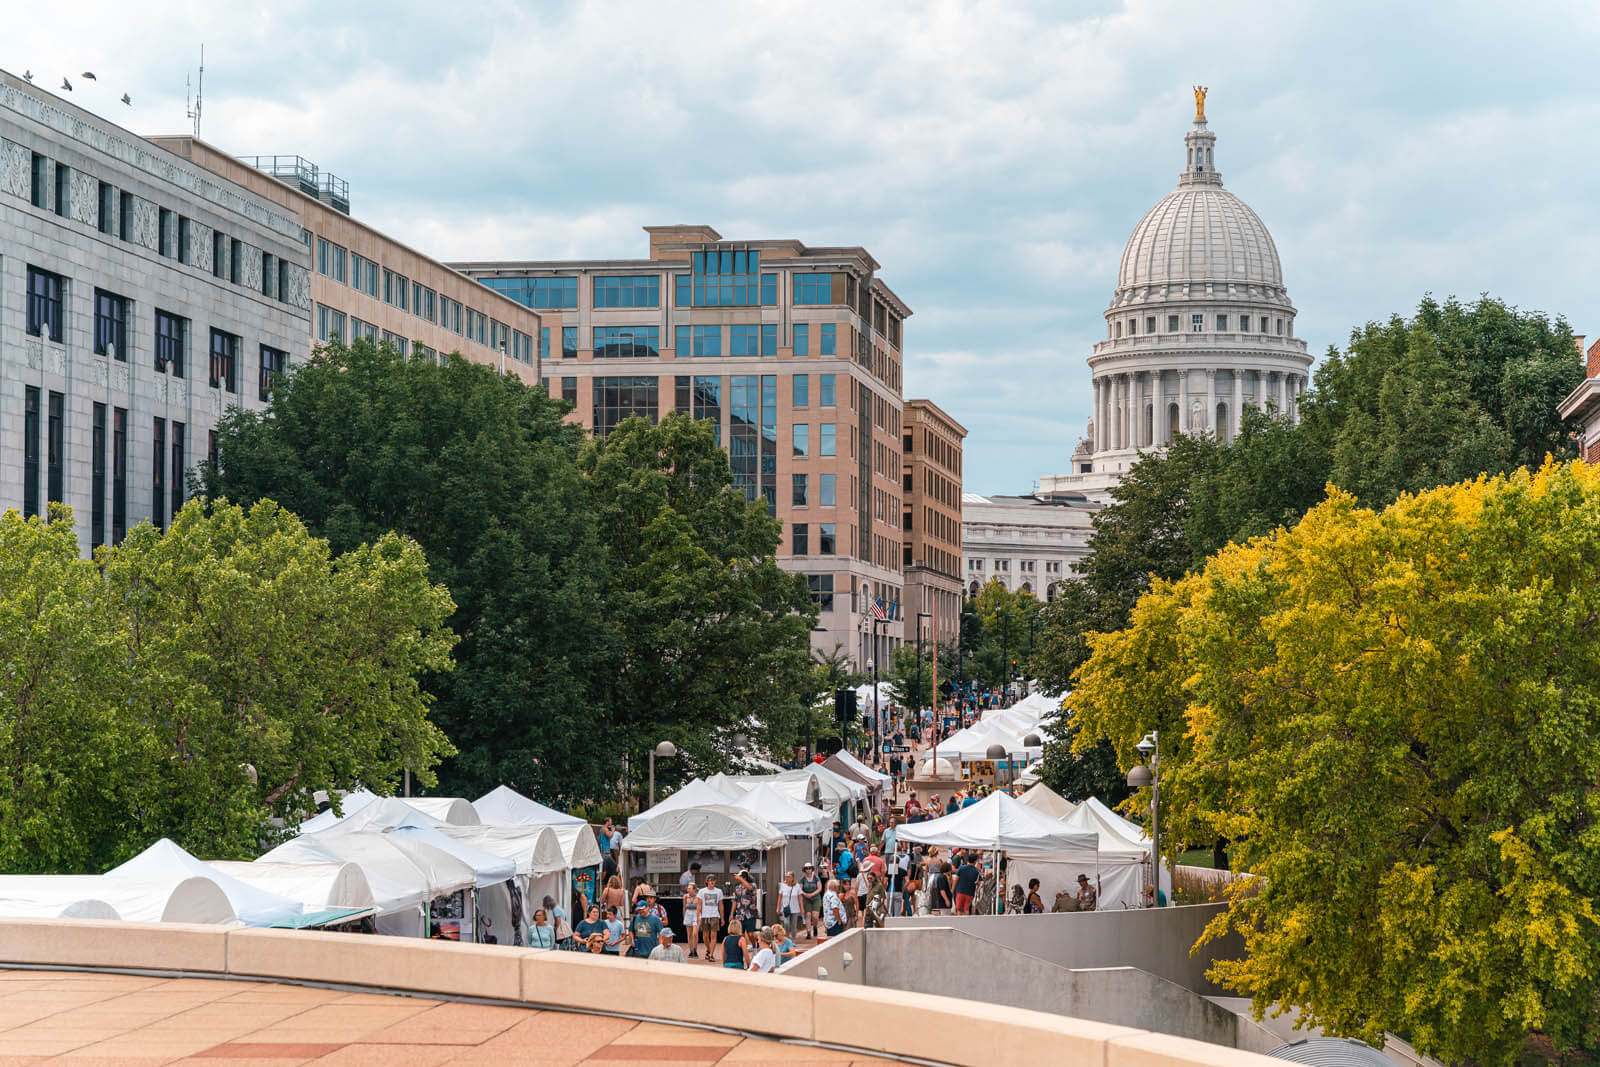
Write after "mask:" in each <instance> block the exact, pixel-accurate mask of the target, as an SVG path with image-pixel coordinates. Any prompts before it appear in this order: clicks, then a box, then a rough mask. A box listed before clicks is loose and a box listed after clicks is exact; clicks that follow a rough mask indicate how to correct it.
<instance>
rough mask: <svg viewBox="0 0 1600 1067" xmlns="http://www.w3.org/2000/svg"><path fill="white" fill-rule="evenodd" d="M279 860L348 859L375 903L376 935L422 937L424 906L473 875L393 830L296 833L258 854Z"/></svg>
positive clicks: (471, 881) (469, 885) (470, 883)
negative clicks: (357, 867) (360, 876)
mask: <svg viewBox="0 0 1600 1067" xmlns="http://www.w3.org/2000/svg"><path fill="white" fill-rule="evenodd" d="M261 858H262V859H263V860H268V861H272V862H283V863H354V864H356V865H358V866H359V867H360V868H361V870H362V872H363V873H364V874H365V875H366V876H367V884H368V885H370V886H371V887H372V896H373V901H374V903H375V904H376V905H377V907H378V922H377V926H378V931H379V933H395V934H402V935H405V936H407V937H424V936H426V935H427V927H426V925H425V923H424V920H425V917H426V916H425V913H424V910H423V909H424V908H425V907H426V906H427V905H428V904H430V903H431V902H432V901H434V900H435V899H437V898H439V897H442V896H447V895H449V894H452V893H457V892H460V891H461V890H464V889H471V888H472V886H473V885H474V883H476V881H477V875H476V874H475V872H474V871H473V869H472V868H471V867H470V866H468V865H467V864H466V863H463V862H462V861H461V860H459V859H457V858H456V857H454V856H452V855H450V854H449V853H448V852H443V851H440V850H439V849H437V848H434V847H433V846H432V845H428V844H424V843H422V842H420V841H409V840H407V839H405V838H404V837H396V836H395V835H393V834H385V833H369V832H360V831H356V832H348V833H319V834H301V835H300V836H299V837H296V838H294V839H292V840H290V841H285V842H284V843H283V844H281V845H279V846H278V847H277V848H275V849H273V850H272V851H271V852H268V853H267V854H266V855H265V856H262V857H261Z"/></svg>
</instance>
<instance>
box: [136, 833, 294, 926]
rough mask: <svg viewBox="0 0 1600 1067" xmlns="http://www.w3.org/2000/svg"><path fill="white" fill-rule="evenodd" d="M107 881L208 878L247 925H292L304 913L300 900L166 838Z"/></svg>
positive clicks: (235, 913) (140, 854) (139, 855)
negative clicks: (255, 882) (231, 871)
mask: <svg viewBox="0 0 1600 1067" xmlns="http://www.w3.org/2000/svg"><path fill="white" fill-rule="evenodd" d="M106 876H107V877H108V878H148V879H152V880H159V881H169V880H174V879H179V880H181V879H184V878H209V879H211V881H213V882H215V883H216V884H217V888H218V889H220V890H222V892H223V895H224V896H226V897H227V898H228V904H229V906H230V907H232V908H233V913H234V915H236V916H237V917H238V919H239V921H240V922H242V923H244V924H245V925H247V926H274V925H277V924H280V923H289V924H293V923H294V922H295V920H296V919H297V918H298V917H299V916H300V914H301V912H302V911H303V910H304V909H303V908H302V907H301V904H300V902H299V901H298V900H295V899H293V898H291V897H286V896H281V895H279V894H277V893H274V892H272V891H270V890H266V889H262V888H261V887H259V886H256V885H252V884H250V883H249V882H245V881H242V880H240V879H238V878H235V877H234V876H233V875H231V874H228V873H226V872H225V871H222V870H220V869H219V868H217V867H214V866H212V865H211V864H208V863H206V862H204V861H203V860H199V859H196V858H195V857H194V856H192V855H190V854H189V853H188V852H187V851H185V850H184V849H183V848H182V847H181V846H179V845H177V844H176V843H174V842H173V841H171V840H169V839H168V838H165V837H163V838H162V839H161V840H159V841H157V842H156V843H155V844H153V845H151V846H150V847H149V848H147V849H145V850H144V851H143V852H141V853H139V854H138V855H137V856H135V857H133V859H131V860H129V861H128V862H126V863H123V864H121V865H119V866H116V867H113V868H111V869H110V870H109V871H107V872H106Z"/></svg>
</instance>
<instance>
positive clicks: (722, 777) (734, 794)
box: [706, 771, 773, 801]
mask: <svg viewBox="0 0 1600 1067" xmlns="http://www.w3.org/2000/svg"><path fill="white" fill-rule="evenodd" d="M772 777H773V776H772V775H767V774H747V775H737V776H736V775H730V774H723V773H721V772H720V771H719V772H718V773H716V774H713V775H712V776H711V777H710V778H707V779H706V785H709V786H710V787H711V788H712V789H715V790H716V791H717V792H719V793H721V794H722V795H723V796H725V797H727V798H728V800H729V801H734V800H738V799H739V798H740V797H742V796H744V795H745V794H746V793H748V792H750V790H751V788H752V787H753V783H755V782H761V781H767V780H769V779H771V778H772Z"/></svg>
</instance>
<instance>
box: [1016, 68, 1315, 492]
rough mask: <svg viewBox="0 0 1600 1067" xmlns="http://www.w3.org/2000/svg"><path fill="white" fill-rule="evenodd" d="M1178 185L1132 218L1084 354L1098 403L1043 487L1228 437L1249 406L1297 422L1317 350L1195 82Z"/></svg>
mask: <svg viewBox="0 0 1600 1067" xmlns="http://www.w3.org/2000/svg"><path fill="white" fill-rule="evenodd" d="M1195 99H1196V109H1195V118H1194V126H1193V127H1192V128H1191V129H1190V130H1189V132H1188V134H1187V135H1186V136H1185V137H1184V153H1185V162H1184V169H1183V172H1182V173H1181V174H1180V175H1179V177H1178V187H1177V188H1176V189H1175V190H1173V191H1172V192H1171V193H1168V194H1167V195H1166V196H1164V197H1162V198H1161V200H1160V201H1159V202H1157V204H1156V205H1155V207H1153V208H1151V209H1150V210H1149V211H1148V212H1146V213H1145V216H1144V218H1142V219H1141V220H1140V221H1139V224H1138V225H1137V226H1135V227H1134V229H1133V235H1132V236H1131V237H1129V238H1128V243H1127V246H1126V247H1125V248H1124V249H1123V252H1122V265H1121V269H1120V270H1119V272H1118V275H1117V287H1116V290H1115V291H1114V292H1113V293H1112V296H1111V304H1110V306H1109V307H1108V308H1107V309H1106V313H1105V320H1106V335H1105V338H1104V339H1102V340H1101V341H1100V342H1098V343H1097V344H1096V345H1095V346H1094V354H1093V355H1092V356H1091V357H1090V358H1089V367H1090V369H1091V371H1092V372H1093V376H1094V380H1093V389H1094V404H1093V415H1092V416H1091V418H1090V420H1089V427H1088V432H1087V433H1086V435H1085V436H1084V438H1083V439H1082V440H1081V441H1080V442H1079V444H1078V447H1077V449H1076V450H1075V451H1074V453H1073V455H1072V462H1071V470H1070V471H1069V472H1068V473H1066V474H1060V475H1053V476H1048V477H1045V478H1043V479H1041V482H1040V490H1041V492H1043V493H1044V494H1045V495H1046V496H1051V495H1057V494H1063V493H1073V492H1079V493H1086V494H1088V495H1089V496H1091V497H1093V498H1096V499H1099V500H1104V499H1106V495H1105V494H1106V491H1107V490H1108V489H1110V487H1111V486H1113V485H1115V484H1116V483H1117V482H1118V481H1120V480H1121V478H1122V475H1123V474H1124V473H1126V472H1127V470H1128V468H1129V467H1131V466H1132V465H1133V463H1134V462H1135V461H1136V460H1137V459H1138V456H1139V453H1140V452H1141V451H1145V450H1148V449H1154V448H1160V447H1161V446H1162V445H1164V444H1166V443H1167V442H1169V441H1171V440H1172V438H1173V437H1174V436H1175V435H1176V434H1178V433H1179V432H1183V433H1190V434H1195V433H1210V434H1214V435H1216V436H1217V437H1219V438H1221V439H1222V440H1225V441H1226V440H1231V439H1232V438H1233V436H1234V435H1235V434H1236V433H1237V432H1238V429H1239V424H1240V419H1241V416H1242V413H1243V411H1244V409H1245V408H1246V407H1247V406H1254V407H1258V408H1264V409H1271V410H1276V411H1279V412H1286V413H1288V414H1289V415H1290V416H1291V417H1293V418H1296V419H1298V418H1299V407H1298V403H1299V397H1300V395H1301V393H1302V392H1304V390H1305V387H1306V374H1307V371H1308V369H1309V368H1310V366H1311V357H1310V355H1309V354H1308V353H1307V351H1306V344H1305V342H1304V341H1302V340H1300V339H1299V338H1297V337H1296V336H1295V332H1294V318H1295V308H1294V305H1293V304H1292V303H1291V302H1290V300H1289V292H1288V290H1287V289H1286V288H1285V287H1284V282H1283V269H1282V265H1281V264H1280V263H1279V260H1278V250H1277V247H1276V246H1275V245H1274V244H1273V241H1272V235H1271V234H1270V233H1269V232H1268V231H1267V228H1266V226H1265V225H1263V224H1262V222H1261V220H1260V219H1259V218H1258V217H1256V213H1255V212H1254V211H1251V210H1250V207H1249V205H1247V204H1246V203H1245V202H1244V201H1243V200H1241V199H1239V198H1238V197H1237V196H1235V195H1234V194H1233V193H1231V192H1229V191H1228V190H1227V189H1225V188H1224V187H1223V184H1222V174H1221V172H1220V171H1218V169H1217V160H1216V140H1217V137H1216V134H1214V133H1212V132H1211V130H1210V129H1209V128H1208V127H1207V125H1206V117H1205V90H1204V89H1198V88H1197V89H1196V92H1195Z"/></svg>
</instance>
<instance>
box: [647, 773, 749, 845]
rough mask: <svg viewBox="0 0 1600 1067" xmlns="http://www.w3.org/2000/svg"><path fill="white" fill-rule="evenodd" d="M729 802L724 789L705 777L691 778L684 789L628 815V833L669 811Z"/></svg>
mask: <svg viewBox="0 0 1600 1067" xmlns="http://www.w3.org/2000/svg"><path fill="white" fill-rule="evenodd" d="M728 802H729V799H728V796H727V794H726V793H724V792H722V790H720V789H717V788H716V787H715V786H712V785H710V784H708V783H707V782H705V781H704V780H703V779H700V778H691V779H690V780H689V781H688V782H686V783H685V784H684V786H683V788H682V789H679V790H678V791H677V792H676V793H673V794H672V795H671V796H669V797H667V799H665V800H663V801H662V802H661V803H659V804H657V805H656V806H655V807H653V808H651V809H650V810H649V811H641V812H640V813H639V814H637V815H630V816H628V833H630V834H632V833H635V832H637V831H638V830H639V829H641V828H642V827H644V826H646V825H648V824H649V822H650V821H651V820H652V819H654V818H655V817H656V816H658V815H662V814H665V813H666V812H669V811H677V810H678V809H679V808H697V807H700V806H701V805H704V804H727V803H728ZM624 844H626V839H624Z"/></svg>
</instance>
